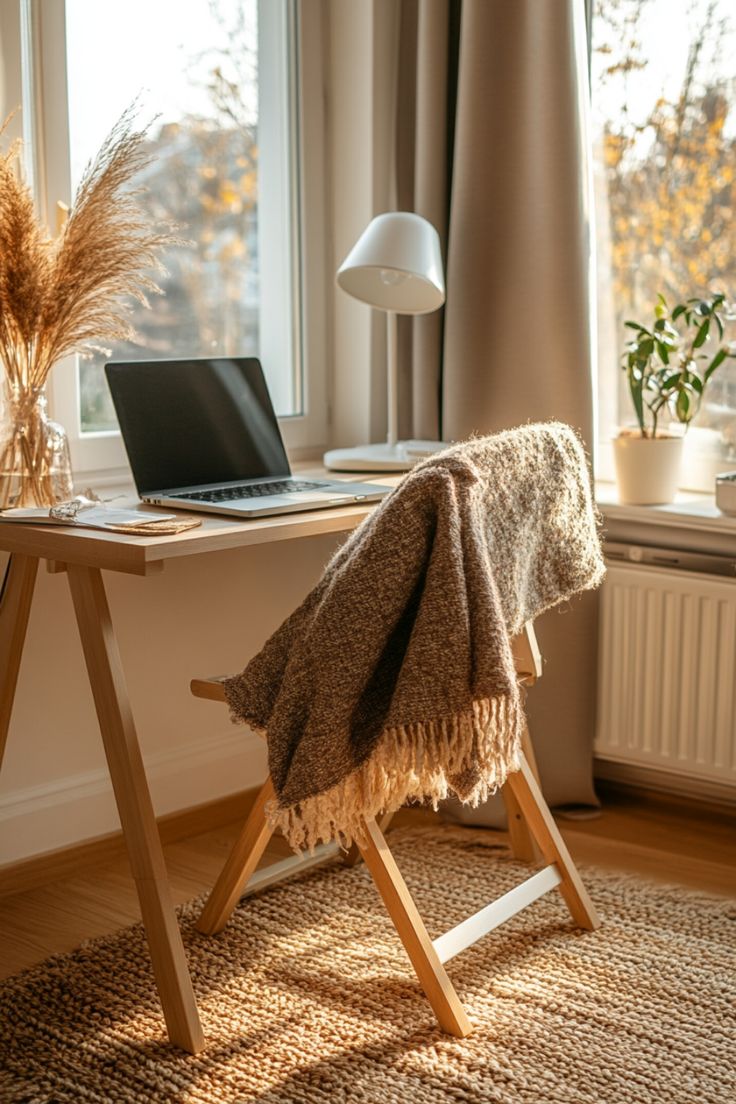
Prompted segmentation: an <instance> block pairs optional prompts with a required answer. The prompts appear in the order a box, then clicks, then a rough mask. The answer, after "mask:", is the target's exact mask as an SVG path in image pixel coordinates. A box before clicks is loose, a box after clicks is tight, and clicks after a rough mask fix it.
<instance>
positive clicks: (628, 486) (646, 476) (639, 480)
mask: <svg viewBox="0 0 736 1104" xmlns="http://www.w3.org/2000/svg"><path fill="white" fill-rule="evenodd" d="M682 446H683V438H682V437H655V438H650V437H636V436H628V435H624V436H622V437H616V438H615V439H614V442H613V459H614V463H615V465H616V483H617V484H618V497H619V502H621V503H623V504H624V505H630V506H634V505H637V506H661V505H663V504H665V503H667V502H673V501H674V498H675V495H676V494H677V488H678V486H679V483H680V468H681V467H682Z"/></svg>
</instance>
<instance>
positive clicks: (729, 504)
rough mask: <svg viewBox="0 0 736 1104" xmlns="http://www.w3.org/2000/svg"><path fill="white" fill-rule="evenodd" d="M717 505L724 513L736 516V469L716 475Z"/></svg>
mask: <svg viewBox="0 0 736 1104" xmlns="http://www.w3.org/2000/svg"><path fill="white" fill-rule="evenodd" d="M716 506H717V507H718V509H719V510H720V511H721V513H722V514H728V515H729V517H736V471H732V472H722V474H721V475H717V476H716Z"/></svg>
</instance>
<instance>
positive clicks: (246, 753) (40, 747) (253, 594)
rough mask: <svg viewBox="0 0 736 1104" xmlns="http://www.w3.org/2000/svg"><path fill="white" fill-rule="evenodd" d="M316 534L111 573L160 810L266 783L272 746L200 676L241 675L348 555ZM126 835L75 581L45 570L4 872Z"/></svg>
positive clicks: (1, 824) (24, 672)
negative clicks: (149, 570)
mask: <svg viewBox="0 0 736 1104" xmlns="http://www.w3.org/2000/svg"><path fill="white" fill-rule="evenodd" d="M337 543H338V539H337V538H335V537H311V538H308V539H306V540H301V541H285V542H283V543H280V544H275V545H264V546H261V547H257V548H250V549H244V550H242V551H231V552H216V553H209V554H205V555H202V556H193V557H191V558H190V559H187V560H181V561H172V562H170V563H169V564H167V566H166V569H165V571H164V572H163V574H162V575H154V576H151V577H150V578H147V579H143V578H136V577H133V576H123V575H116V574H107V573H106V575H105V579H106V585H107V588H108V596H109V601H110V608H111V611H112V616H113V621H114V623H115V625H116V629H117V632H118V639H119V643H120V649H121V653H122V658H123V664H124V666H125V670H126V674H127V677H128V685H129V690H130V695H131V700H132V703H133V710H134V714H135V717H136V722H137V725H138V733H139V737H140V742H141V747H142V749H143V756H144V759H145V761H146V765H147V769H148V772H149V778H150V782H151V789H152V793H153V798H154V806H155V809H156V812H157V814H162V813H166V812H171V811H172V810H175V809H182V808H186V807H188V806H191V805H197V804H200V803H201V802H205V801H208V800H210V799H212V798H216V797H219V796H222V795H224V794H228V793H233V792H236V791H238V790H242V789H244V788H246V787H249V786H254V785H256V784H257V783H258V782H259V781H261V780H262V779H263V778H264V777H265V754H264V747H263V742H262V740H261V739H260V738H259V737H257V736H255V735H254V734H253V733H250V732H248V730H246V729H244V728H240V727H238V728H236V727H235V726H234V725H232V724H231V723H230V721H229V718H228V716H227V712H226V710H225V708H224V707H223V706H220V705H217V704H214V703H206V702H202V701H197V700H195V699H194V698H192V697H191V695H190V694H189V680H190V679H191V678H192V677H193V676H195V675H209V674H218V673H226V672H229V671H236V670H239V669H240V668H241V667H242V666H244V664H245V663H246V662H247V660H248V658H249V657H250V656H251V655H252V654H253V653H254V652H255V651H256V650H257V649H258V647H259V646H260V644H261V643H262V642H263V641H264V640H265V638H266V636H267V635H268V634H269V633H270V632H271V631H272V630H273V629H274V628H276V626H277V625H278V624H279V623H280V622H281V620H283V618H284V617H285V616H286V615H287V614H288V613H290V612H291V610H292V609H293V608H294V606H296V605H297V604H298V602H299V601H300V600H301V599H302V598H303V597H304V595H305V594H306V593H307V591H308V590H309V589H310V588H311V587H312V586H313V585H314V583H315V582H316V581H317V579H318V578H319V576H320V574H321V571H322V568H323V567H324V564H325V563H326V561H327V559H328V558H329V556H330V555H331V553H332V551H333V549H334V548H335V547H336V546H337ZM117 827H119V822H118V819H117V813H116V810H115V803H114V800H113V795H112V791H111V788H110V784H109V779H108V776H107V770H106V767H105V760H104V755H103V751H102V745H101V741H100V736H99V732H98V729H97V721H96V717H95V713H94V708H93V704H92V699H91V695H90V691H89V687H88V685H87V677H86V672H85V669H84V664H83V659H82V654H81V648H80V644H79V639H78V636H77V629H76V623H75V621H74V615H73V611H72V607H71V601H70V598H69V593H68V587H67V582H66V578H65V577H64V576H63V575H48V574H47V573H46V572H45V571H43V570H42V571H41V572H40V573H39V582H38V587H37V591H36V598H35V603H34V608H33V610H32V613H31V621H30V625H29V630H28V638H27V644H26V651H25V654H24V659H23V664H22V667H21V672H20V678H19V683H18V693H17V698H16V708H15V711H14V715H13V719H12V722H11V728H10V734H9V737H8V746H7V751H6V756H5V763H4V765H3V771H2V774H1V775H0V863H1V862H11V861H13V860H16V859H20V858H23V857H25V856H28V855H31V854H36V853H39V852H42V851H47V850H50V849H52V848H55V847H62V846H65V845H67V844H70V843H74V842H76V841H79V840H83V839H87V838H90V837H93V836H96V835H100V834H101V833H104V832H109V831H112V830H114V829H116V828H117Z"/></svg>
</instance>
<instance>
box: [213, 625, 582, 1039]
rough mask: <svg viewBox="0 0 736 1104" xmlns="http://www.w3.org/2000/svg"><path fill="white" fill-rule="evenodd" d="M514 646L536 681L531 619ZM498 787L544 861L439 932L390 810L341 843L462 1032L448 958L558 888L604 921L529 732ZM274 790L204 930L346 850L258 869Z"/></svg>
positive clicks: (523, 840) (527, 846) (227, 869)
mask: <svg viewBox="0 0 736 1104" xmlns="http://www.w3.org/2000/svg"><path fill="white" fill-rule="evenodd" d="M513 646H514V659H515V664H516V671H517V675H518V678H519V682H520V683H521V684H523V685H526V686H528V685H531V684H532V683H534V682H535V681H536V679H537V678H539V676H540V675H541V673H542V667H541V657H540V655H539V650H538V648H537V642H536V637H535V635H534V629H533V626H532V625H531V623H529V624H528V625H527V626H526V627H525V629H524V631H523V632H522V633H521V634H520V635H519V636H518V637H517V638H516V639H515V640H514V642H513ZM222 681H223V680H222V679H217V678H211V679H194V680H193V681H192V684H191V688H192V693H193V694H194V695H195V696H196V697H200V698H208V699H210V700H212V701H224V700H225V698H224V693H223V687H222ZM502 794H503V799H504V803H505V806H506V811H507V814H508V825H509V836H510V843H511V850H512V852H513V854H514V856H515V857H516V858H518V859H522V860H524V861H527V862H529V861H535V860H536V859H537V858H538V854H539V852H541V856H542V858H543V861H544V863H545V864H546V865H544V866H543V867H542V868H541V869H540V870H538V871H537V872H536V873H535V874H533V875H532V876H531V877H530V878H528V879H527V880H526V881H524V882H522V883H521V884H520V885H518V886H516V888H515V889H512V890H510V891H509V892H508V893H505V894H504V895H503V896H502V897H499V898H498V899H497V900H496V901H493V902H492V903H491V904H489V905H486V907H485V908H482V909H481V910H480V911H479V912H477V913H475V915H473V916H470V917H469V918H468V919H467V920H463V921H462V922H461V923H460V924H458V925H457V926H456V927H454V928H452V929H451V930H450V931H448V932H445V934H444V935H441V936H439V938H437V939H435V940H431V939H430V937H429V934H428V933H427V929H426V928H425V926H424V922H423V920H422V918H421V916H420V915H419V912H418V910H417V907H416V905H415V903H414V901H413V899H412V897H411V894H410V893H409V890H408V888H407V885H406V883H405V882H404V879H403V878H402V876H401V872H400V871H399V868H398V867H397V865H396V863H395V861H394V858H393V856H392V854H391V851H390V850H389V846H388V843H387V842H386V839H385V837H384V832H385V831H386V828H387V826H388V822H389V821H390V819H391V817H390V815H389V816H386V817H383V818H382V820H381V823H380V824H379V823H378V822H377V821H376V820H375V819H373V818H366V820H365V822H364V825H365V835H366V842H365V843H364V844H360V845H354V846H353V847H352V848H351V849H350V850H349V851H348V852H343V856H344V861H345V862H346V863H348V864H353V863H355V862H357V861H359V860H360V857H361V856H362V858H363V859H364V860H365V863H366V865H367V867H368V869H369V870H370V872H371V874H372V876H373V880H374V881H375V883H376V888H377V889H378V892H379V893H380V894H381V896H382V898H383V902H384V904H385V906H386V909H387V910H388V913H389V915H390V917H391V919H392V920H393V923H394V926H395V927H396V931H397V932H398V935H399V938H400V939H401V941H402V943H403V944H404V948H405V950H406V953H407V954H408V956H409V958H410V960H411V963H412V965H413V967H414V970H415V971H416V974H417V977H418V979H419V983H420V985H421V986H422V988H423V990H424V992H425V994H426V996H427V999H428V1000H429V1003H430V1004H431V1006H432V1008H433V1010H434V1013H435V1015H436V1017H437V1020H438V1021H439V1024H440V1026H441V1028H442V1029H443V1031H446V1032H447V1033H448V1034H450V1035H456V1036H459V1037H461V1038H462V1037H464V1036H465V1035H467V1034H468V1033H469V1032H470V1031H471V1025H470V1021H469V1020H468V1016H467V1013H466V1012H465V1009H464V1007H463V1005H462V1004H461V1002H460V998H459V997H458V995H457V993H456V992H455V989H454V987H453V985H452V982H451V981H450V978H449V976H448V974H447V972H446V970H445V967H444V963H445V962H447V961H449V959H451V958H453V957H454V956H455V955H456V954H459V952H460V951H463V950H465V949H466V948H467V947H470V946H472V944H473V943H476V942H477V941H478V940H479V939H480V938H481V937H482V936H483V935H485V934H486V933H487V932H489V931H492V930H493V929H494V928H496V927H498V926H499V925H500V924H502V923H503V922H504V921H505V920H508V919H510V918H511V917H512V916H515V915H516V913H517V912H520V911H521V910H522V909H523V908H526V906H527V905H530V904H532V902H534V901H536V900H537V899H538V898H539V897H541V896H542V895H543V894H545V893H548V892H549V891H550V890H551V889H554V888H555V887H557V888H558V889H559V891H560V893H561V894H562V897H563V899H564V901H565V904H566V905H567V907H568V909H569V911H570V915H571V916H572V918H573V920H574V921H575V923H576V924H577V925H578V926H579V927H581V928H585V929H586V930H588V931H593V930H594V929H595V928H597V927H598V926H599V923H600V921H599V919H598V916H597V914H596V911H595V908H594V906H593V904H592V902H591V901H590V898H589V897H588V894H587V893H586V891H585V887H584V886H583V883H582V881H581V880H580V876H579V874H578V872H577V869H576V867H575V864H574V863H573V861H572V859H571V858H570V854H569V852H568V850H567V847H566V846H565V843H564V840H563V839H562V836H561V835H560V832H559V830H558V828H557V825H556V824H555V822H554V820H553V818H552V814H551V813H550V811H549V808H548V806H547V803H546V802H545V800H544V798H543V796H542V793H541V790H540V788H539V783H538V780H537V777H536V767H535V764H534V754H533V750H532V746H531V741H530V739H529V735H528V733H525V736H524V739H523V752H522V756H521V767H520V769H519V771H517V772H515V773H514V774H512V775H509V778H508V780H507V782H506V784H505V786H504V787H503V789H502ZM273 796H274V789H273V784H272V782H271V779H270V778H268V779H267V780H266V782H265V783H264V785H263V787H262V788H261V790H260V792H259V794H258V796H257V797H256V800H255V803H254V805H253V807H252V809H251V812H250V815H249V816H248V819H247V820H246V822H245V825H244V827H243V829H242V831H241V833H240V835H239V837H238V839H237V840H236V842H235V844H234V846H233V849H232V851H231V853H230V855H229V857H228V859H227V861H226V863H225V866H224V868H223V870H222V872H221V874H220V876H219V878H218V879H217V882H216V884H215V886H214V889H213V890H212V892H211V894H210V896H209V898H208V900H207V902H206V903H205V906H204V908H203V910H202V914H201V916H200V917H199V920H198V921H197V928H198V929H199V931H201V932H204V933H205V934H208V935H211V934H214V933H215V932H218V931H221V930H222V929H223V928H224V927H225V925H226V924H227V921H228V919H229V918H230V916H231V914H232V912H233V909H234V908H235V906H236V905H237V903H238V901H239V900H240V899H241V897H244V896H246V895H250V894H252V893H255V892H256V891H257V890H260V889H263V888H265V887H266V886H269V885H273V884H274V883H275V882H278V881H281V879H282V878H285V877H288V876H289V875H291V874H294V873H296V872H297V871H299V872H301V871H304V870H308V869H309V868H310V867H313V866H316V865H317V864H319V863H321V862H323V861H324V860H325V859H326V858H328V857H330V856H333V855H336V854H338V853H340V850H341V849H340V848H339V846H338V845H337V844H326V845H323V846H321V847H318V848H316V849H315V851H314V853H313V854H310V855H305V856H300V855H294V856H292V857H291V858H287V859H284V860H282V861H281V862H277V863H273V864H271V865H270V866H267V867H265V868H263V869H262V870H258V871H256V866H257V865H258V862H259V859H260V858H261V856H262V855H263V852H264V850H265V848H266V846H267V844H268V841H269V840H270V838H271V835H272V834H273V828H271V827H270V826H269V824H268V822H267V820H266V817H265V812H264V810H265V806H266V804H267V802H268V801H270V800H271V799H272V798H273ZM537 848H538V849H539V852H538V851H537Z"/></svg>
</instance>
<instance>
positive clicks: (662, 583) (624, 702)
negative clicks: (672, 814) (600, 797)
mask: <svg viewBox="0 0 736 1104" xmlns="http://www.w3.org/2000/svg"><path fill="white" fill-rule="evenodd" d="M596 753H597V754H598V755H599V756H601V757H602V758H604V759H611V760H614V761H618V762H624V763H634V764H640V765H649V766H651V767H656V768H658V769H661V770H668V771H676V772H678V773H681V774H687V775H690V776H691V777H700V778H706V779H709V780H713V781H717V782H720V783H727V784H732V785H736V581H721V580H717V579H714V578H711V577H708V576H699V575H693V574H688V573H687V572H677V571H660V570H657V569H653V568H641V567H629V566H612V567H609V570H608V574H607V576H606V581H605V583H604V585H603V590H602V598H601V637H600V669H599V710H598V731H597V736H596Z"/></svg>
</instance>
